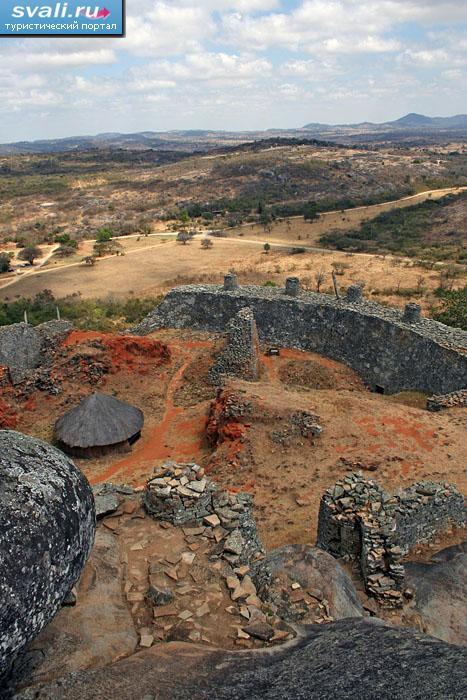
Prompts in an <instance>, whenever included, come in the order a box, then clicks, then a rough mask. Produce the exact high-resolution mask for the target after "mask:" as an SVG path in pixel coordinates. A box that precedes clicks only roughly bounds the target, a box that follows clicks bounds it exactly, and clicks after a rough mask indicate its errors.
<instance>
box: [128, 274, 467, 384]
mask: <svg viewBox="0 0 467 700" xmlns="http://www.w3.org/2000/svg"><path fill="white" fill-rule="evenodd" d="M244 308H249V309H251V311H252V313H253V314H254V318H255V323H256V325H257V329H258V334H259V338H260V341H261V342H264V343H268V344H269V345H271V344H272V345H276V346H279V347H286V348H298V349H301V350H306V351H310V352H316V353H318V354H320V355H324V356H326V357H330V358H332V359H334V360H337V361H338V362H344V363H345V364H347V365H348V366H349V367H352V369H354V370H355V371H356V372H358V373H359V374H360V375H361V377H362V378H363V379H364V380H365V382H366V383H367V384H368V386H369V387H371V388H372V389H373V390H374V391H377V392H379V393H384V394H393V393H397V392H399V391H411V390H415V391H422V392H426V393H428V394H447V393H449V392H457V391H459V390H460V389H465V387H466V386H467V353H466V350H467V332H466V331H463V330H461V329H459V328H451V327H449V326H444V325H443V324H442V323H438V322H436V321H433V320H431V319H427V318H423V317H422V315H421V310H420V307H419V305H417V304H407V305H406V307H405V309H404V311H403V312H402V313H401V311H400V310H399V309H391V308H388V307H385V306H382V305H381V304H377V303H375V302H373V301H369V300H368V299H365V298H364V297H363V294H362V288H361V287H360V286H359V285H351V286H350V287H349V288H348V289H347V292H346V295H345V296H340V297H339V298H336V296H335V295H330V294H318V293H314V292H309V291H306V290H303V289H301V288H300V282H299V280H298V278H295V277H291V278H288V279H287V281H286V284H285V288H278V287H277V288H274V287H260V286H254V285H239V284H238V281H237V278H236V276H235V275H234V274H229V275H226V277H225V279H224V284H223V285H222V286H221V285H186V286H183V287H177V288H175V289H172V290H171V291H170V292H169V294H168V295H167V296H166V297H165V299H164V301H163V302H162V303H161V304H159V305H158V306H157V307H156V308H155V309H154V310H153V311H152V312H151V313H149V314H148V316H147V317H146V318H145V319H144V320H143V321H142V322H141V323H140V324H138V325H137V326H136V327H135V328H133V329H131V331H130V332H131V333H134V334H137V335H147V334H148V333H152V332H153V331H155V330H157V329H159V328H193V329H197V330H201V331H207V332H215V333H223V332H224V331H225V328H226V327H227V324H228V323H229V321H230V320H231V319H232V318H233V317H234V316H235V315H236V314H238V313H239V311H241V310H242V309H244ZM233 371H234V372H236V365H234V369H233Z"/></svg>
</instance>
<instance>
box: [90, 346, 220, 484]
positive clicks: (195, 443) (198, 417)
mask: <svg viewBox="0 0 467 700" xmlns="http://www.w3.org/2000/svg"><path fill="white" fill-rule="evenodd" d="M138 340H141V339H140V338H139V339H138ZM153 342H154V341H153ZM166 347H167V346H166ZM209 347H210V343H208V342H201V341H192V342H184V343H171V344H170V349H169V350H168V351H169V353H170V356H172V357H173V358H174V359H178V360H179V361H181V364H180V366H179V367H178V369H177V371H176V372H175V374H174V375H173V376H172V377H171V379H170V382H169V385H168V387H167V393H166V396H165V410H164V414H163V417H162V420H161V421H160V422H159V423H157V424H156V425H155V426H154V427H153V428H152V429H151V430H150V431H149V432H148V433H147V434H146V435H145V436H144V438H143V439H141V440H140V441H139V442H138V443H136V444H135V445H134V447H133V451H132V453H131V454H130V455H128V457H125V458H124V459H121V460H119V461H117V462H115V463H114V464H112V465H111V466H110V467H109V468H108V469H107V470H106V471H105V472H104V473H101V474H99V475H98V476H96V477H92V476H91V477H90V481H91V483H100V482H102V481H109V480H111V479H112V478H115V476H116V475H118V479H119V480H122V478H123V477H126V478H127V479H128V478H130V479H132V480H135V479H136V480H138V481H141V483H144V482H145V480H146V479H147V477H148V475H149V474H150V473H151V471H152V470H151V467H153V466H156V464H157V463H158V462H161V461H164V460H167V459H172V460H175V461H186V460H195V459H200V460H201V454H200V453H201V451H202V447H203V443H204V441H205V426H206V417H205V415H203V414H199V411H198V412H195V413H194V414H193V416H192V417H188V415H187V409H186V408H184V407H182V406H175V405H174V395H175V393H176V391H177V389H178V387H179V386H180V384H181V382H182V380H183V376H184V374H185V371H186V369H187V368H188V366H189V365H190V364H191V363H192V362H193V359H194V358H193V356H192V351H193V350H199V349H202V348H209Z"/></svg>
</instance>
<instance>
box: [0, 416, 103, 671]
mask: <svg viewBox="0 0 467 700" xmlns="http://www.w3.org/2000/svg"><path fill="white" fill-rule="evenodd" d="M0 483H1V488H0V675H1V674H2V673H4V672H6V671H7V670H8V668H9V666H10V664H11V661H12V660H13V659H14V657H15V655H16V654H17V653H18V652H19V651H20V650H21V649H22V648H23V647H24V646H25V645H26V644H27V643H28V642H29V641H31V640H32V639H33V638H34V637H35V636H36V635H37V634H38V633H39V632H40V631H41V629H42V628H43V627H44V626H45V625H46V624H47V623H48V622H49V621H50V620H51V619H52V617H53V616H54V615H55V613H56V612H57V610H58V609H59V607H60V605H61V604H62V601H63V600H64V598H65V596H66V595H67V594H68V592H69V591H70V590H71V588H72V586H73V585H74V584H75V583H76V581H77V579H78V577H79V575H80V574H81V571H82V569H83V566H84V564H85V562H86V559H87V558H88V556H89V553H90V551H91V547H92V544H93V541H94V532H95V512H94V499H93V495H92V491H91V488H90V486H89V484H88V482H87V480H86V478H85V476H84V475H83V474H82V473H81V472H80V471H79V470H78V469H77V468H76V467H75V465H74V464H73V462H71V461H70V460H69V459H68V458H67V457H66V456H65V455H64V454H63V453H61V452H59V451H58V450H56V449H55V448H53V447H51V446H50V445H48V444H47V443H45V442H42V441H41V440H35V439H33V438H30V437H27V436H26V435H22V434H21V433H17V432H14V431H10V430H4V431H0Z"/></svg>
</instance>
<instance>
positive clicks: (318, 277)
mask: <svg viewBox="0 0 467 700" xmlns="http://www.w3.org/2000/svg"><path fill="white" fill-rule="evenodd" d="M325 281H326V275H325V274H324V272H323V271H322V270H318V271H317V272H315V282H316V291H317V292H318V294H319V290H320V289H321V285H322V284H324V282H325Z"/></svg>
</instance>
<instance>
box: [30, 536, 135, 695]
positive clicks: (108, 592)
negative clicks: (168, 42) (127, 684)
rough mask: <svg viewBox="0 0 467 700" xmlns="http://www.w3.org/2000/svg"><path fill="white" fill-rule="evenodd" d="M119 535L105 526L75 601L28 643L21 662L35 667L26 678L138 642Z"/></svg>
mask: <svg viewBox="0 0 467 700" xmlns="http://www.w3.org/2000/svg"><path fill="white" fill-rule="evenodd" d="M122 566H123V565H122V564H120V551H119V546H118V538H117V537H116V536H115V535H114V534H113V533H112V532H110V531H109V530H107V529H106V528H105V527H101V528H99V529H98V530H97V532H96V540H95V544H94V547H93V550H92V552H91V556H90V557H89V560H88V563H87V564H86V566H85V569H84V572H83V574H82V576H81V578H80V581H79V585H78V586H77V602H76V605H74V606H73V607H63V608H62V609H61V610H60V611H59V612H58V613H57V615H56V616H55V618H54V619H53V620H52V622H51V623H50V624H49V625H47V627H46V628H45V629H44V630H42V632H41V633H40V634H39V636H38V637H36V639H35V640H34V641H33V642H31V644H29V645H28V653H27V654H25V655H24V656H25V658H24V659H23V663H22V664H21V665H22V667H23V668H24V667H25V666H26V667H27V666H29V667H31V666H32V667H33V668H32V670H31V671H30V672H29V673H28V674H27V682H28V684H29V683H31V685H32V684H33V683H37V682H39V681H44V680H48V679H49V678H58V677H60V676H61V675H63V674H65V673H72V672H73V671H80V670H82V669H86V668H90V667H94V666H106V665H107V664H110V663H112V662H113V661H116V660H117V659H121V658H122V657H124V656H129V655H130V654H132V653H133V652H134V651H135V649H136V646H137V644H138V636H137V634H136V630H135V626H134V623H133V618H132V616H131V612H130V609H129V607H128V605H127V602H126V598H125V597H124V595H123V593H122V590H123V584H122Z"/></svg>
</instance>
